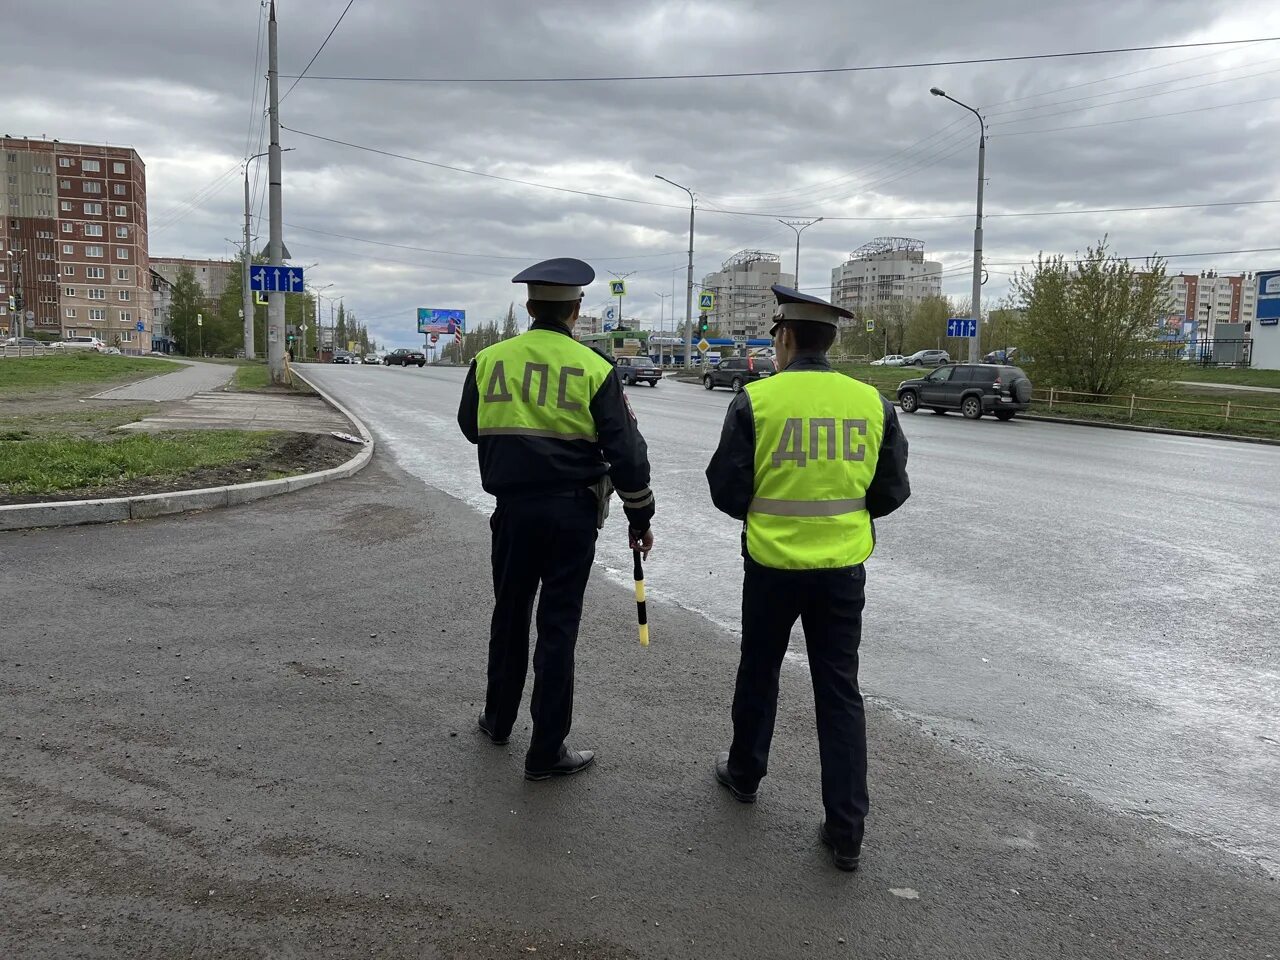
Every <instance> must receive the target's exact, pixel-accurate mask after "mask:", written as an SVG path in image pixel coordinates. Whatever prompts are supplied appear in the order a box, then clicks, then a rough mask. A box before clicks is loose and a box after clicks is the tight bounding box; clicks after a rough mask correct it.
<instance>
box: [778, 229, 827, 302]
mask: <svg viewBox="0 0 1280 960" xmlns="http://www.w3.org/2000/svg"><path fill="white" fill-rule="evenodd" d="M822 220H823V218H822V217H818V218H817V219H816V220H779V221H778V222H779V223H781V224H783V225H784V226H788V227H790V228H791V229H792V230H794V231H795V232H796V275H795V288H796V289H797V290H799V289H800V234H802V233H804V232H805V231H806V230H808V229H809V228H810V227H812V226H813V225H814V224H815V223H821V222H822Z"/></svg>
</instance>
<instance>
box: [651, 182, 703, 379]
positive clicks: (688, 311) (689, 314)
mask: <svg viewBox="0 0 1280 960" xmlns="http://www.w3.org/2000/svg"><path fill="white" fill-rule="evenodd" d="M654 176H655V177H657V178H658V179H659V180H661V181H662V182H663V183H669V184H671V186H673V187H679V188H680V189H681V190H683V191H684V192H685V193H687V194H688V195H689V279H688V285H687V287H686V289H685V295H684V368H685V369H686V370H691V369H693V210H694V199H693V191H692V190H690V189H689V188H688V187H686V186H683V185H682V184H679V183H676V182H675V181H674V180H668V179H667V178H666V177H664V176H663V175H662V174H660V173H655V174H654Z"/></svg>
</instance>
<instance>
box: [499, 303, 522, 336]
mask: <svg viewBox="0 0 1280 960" xmlns="http://www.w3.org/2000/svg"><path fill="white" fill-rule="evenodd" d="M519 334H520V329H519V328H518V327H517V326H516V305H515V304H514V303H512V304H510V305H508V307H507V318H506V319H505V320H503V321H502V339H503V340H510V339H511V338H512V337H515V336H519Z"/></svg>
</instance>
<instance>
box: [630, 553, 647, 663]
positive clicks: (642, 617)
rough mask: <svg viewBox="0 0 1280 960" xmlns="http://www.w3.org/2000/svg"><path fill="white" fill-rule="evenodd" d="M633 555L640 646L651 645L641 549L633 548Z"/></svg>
mask: <svg viewBox="0 0 1280 960" xmlns="http://www.w3.org/2000/svg"><path fill="white" fill-rule="evenodd" d="M631 557H632V559H633V560H634V561H635V569H634V571H633V573H634V575H635V580H636V619H637V620H638V621H639V623H640V646H642V647H647V646H648V645H649V611H648V610H647V609H646V608H645V603H644V567H643V566H641V564H640V551H639V550H632V551H631Z"/></svg>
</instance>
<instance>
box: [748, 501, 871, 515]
mask: <svg viewBox="0 0 1280 960" xmlns="http://www.w3.org/2000/svg"><path fill="white" fill-rule="evenodd" d="M748 509H749V511H750V512H751V513H763V514H768V515H769V516H773V517H838V516H841V515H842V514H846V513H855V512H857V511H859V510H865V509H867V501H866V499H865V498H864V497H858V498H857V499H850V500H770V499H768V498H767V497H756V498H755V499H753V500H752V501H751V506H750V507H749V508H748Z"/></svg>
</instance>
